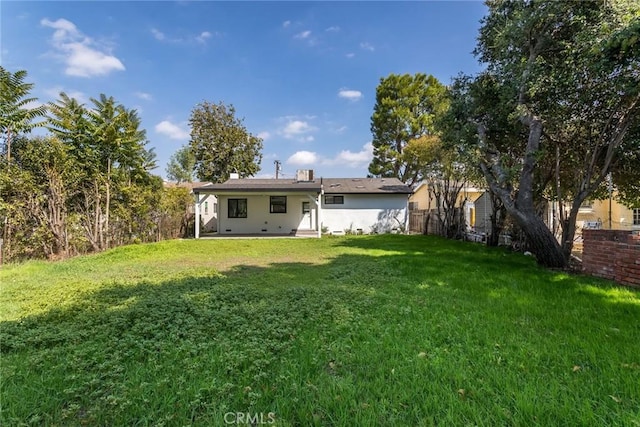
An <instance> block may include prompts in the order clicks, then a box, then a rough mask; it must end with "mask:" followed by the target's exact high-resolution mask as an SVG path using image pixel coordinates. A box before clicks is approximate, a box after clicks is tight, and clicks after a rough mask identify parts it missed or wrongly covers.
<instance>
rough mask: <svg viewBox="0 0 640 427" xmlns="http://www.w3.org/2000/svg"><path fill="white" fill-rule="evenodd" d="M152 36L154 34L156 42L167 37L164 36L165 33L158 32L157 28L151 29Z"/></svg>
mask: <svg viewBox="0 0 640 427" xmlns="http://www.w3.org/2000/svg"><path fill="white" fill-rule="evenodd" d="M151 34H153V37H155V39H156V40H160V41H162V40H164V39H165V38H166V36H165V35H164V33H163V32H162V31H160V30H157V29H155V28H152V29H151Z"/></svg>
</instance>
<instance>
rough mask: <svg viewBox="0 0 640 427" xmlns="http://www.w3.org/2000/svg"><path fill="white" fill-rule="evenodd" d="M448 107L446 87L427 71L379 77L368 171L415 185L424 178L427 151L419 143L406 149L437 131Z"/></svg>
mask: <svg viewBox="0 0 640 427" xmlns="http://www.w3.org/2000/svg"><path fill="white" fill-rule="evenodd" d="M446 108H447V96H446V87H445V86H444V85H442V84H441V83H440V82H439V81H438V79H436V78H435V77H433V76H431V75H429V76H427V75H426V74H420V73H418V74H415V75H410V74H403V75H396V74H390V75H389V76H388V77H385V78H382V79H380V84H379V85H378V87H377V88H376V104H375V106H374V111H373V115H372V116H371V133H372V134H373V141H372V144H373V160H372V161H371V164H369V172H370V173H371V174H372V175H374V176H379V177H397V178H399V179H400V180H401V181H402V182H405V183H407V184H409V185H413V184H414V183H415V182H417V181H419V180H420V179H422V170H423V166H424V164H423V162H422V160H421V159H425V158H428V157H429V155H428V153H421V152H420V150H419V148H420V147H419V146H416V147H414V149H412V150H409V151H407V152H405V150H406V148H407V146H408V145H409V144H410V143H411V141H417V140H419V138H420V137H422V136H425V135H432V134H433V133H434V119H435V117H436V116H437V115H438V114H440V113H442V112H443V111H445V110H446Z"/></svg>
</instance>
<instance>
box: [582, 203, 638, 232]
mask: <svg viewBox="0 0 640 427" xmlns="http://www.w3.org/2000/svg"><path fill="white" fill-rule="evenodd" d="M576 226H577V227H580V228H604V229H612V230H640V209H632V208H629V207H627V206H625V205H623V204H621V203H619V202H617V201H616V200H615V194H614V195H613V197H612V198H611V201H609V200H608V199H607V200H587V201H585V202H584V203H583V204H582V206H581V207H580V210H579V211H578V218H577V220H576Z"/></svg>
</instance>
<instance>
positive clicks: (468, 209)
mask: <svg viewBox="0 0 640 427" xmlns="http://www.w3.org/2000/svg"><path fill="white" fill-rule="evenodd" d="M484 193H485V190H483V189H481V188H477V187H473V186H467V185H465V186H463V187H462V190H460V193H458V197H457V199H456V207H457V208H462V209H464V219H465V222H466V225H467V228H473V227H476V224H478V223H481V224H484V223H485V221H489V216H488V215H490V214H491V206H490V205H489V211H488V213H487V216H486V218H485V217H480V218H479V217H478V215H477V208H476V200H477V199H478V197H480V196H481V195H483V194H484ZM409 209H410V210H412V211H430V210H431V211H433V210H437V209H438V207H437V206H436V201H435V199H433V198H431V197H430V194H429V182H428V181H422V182H420V183H419V184H418V185H417V186H416V187H415V189H414V190H413V194H412V195H411V197H410V198H409ZM483 212H484V211H483Z"/></svg>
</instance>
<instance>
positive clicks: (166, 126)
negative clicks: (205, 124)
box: [155, 120, 189, 140]
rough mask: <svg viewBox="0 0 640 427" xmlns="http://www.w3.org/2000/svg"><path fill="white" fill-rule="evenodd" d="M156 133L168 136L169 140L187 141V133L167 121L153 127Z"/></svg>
mask: <svg viewBox="0 0 640 427" xmlns="http://www.w3.org/2000/svg"><path fill="white" fill-rule="evenodd" d="M155 130H156V132H157V133H159V134H162V135H165V136H168V137H169V138H171V139H181V140H185V139H189V131H187V130H185V129H183V128H181V127H180V126H179V125H176V124H174V123H171V122H170V121H169V120H163V121H161V122H160V123H158V124H157V125H156V127H155Z"/></svg>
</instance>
